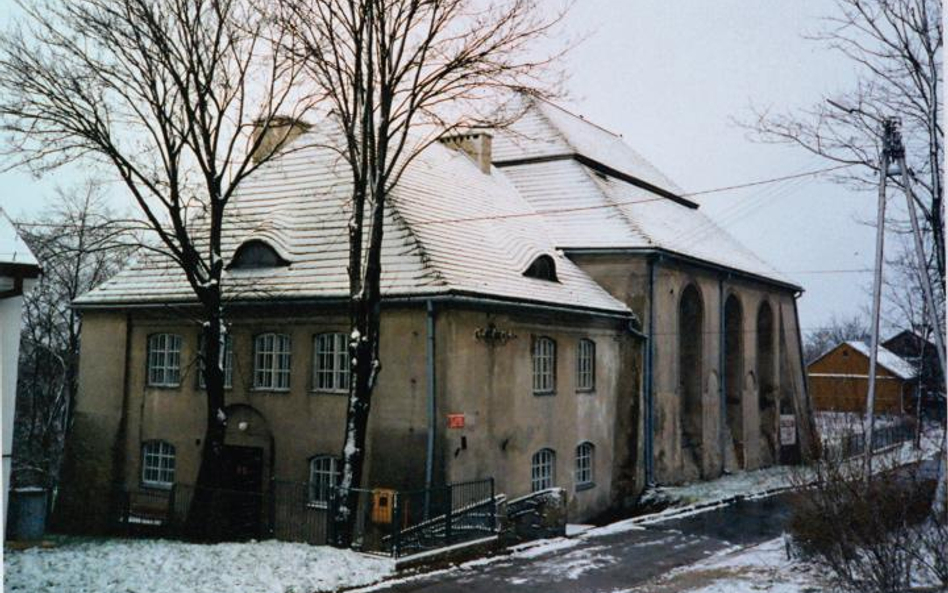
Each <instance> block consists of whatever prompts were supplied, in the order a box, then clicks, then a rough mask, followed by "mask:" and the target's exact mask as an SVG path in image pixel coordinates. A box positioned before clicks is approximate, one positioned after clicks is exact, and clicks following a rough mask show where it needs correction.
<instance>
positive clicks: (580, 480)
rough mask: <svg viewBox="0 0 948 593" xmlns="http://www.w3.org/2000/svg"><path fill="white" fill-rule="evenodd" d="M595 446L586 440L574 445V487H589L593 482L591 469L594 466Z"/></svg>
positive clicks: (581, 488) (579, 488) (578, 488)
mask: <svg viewBox="0 0 948 593" xmlns="http://www.w3.org/2000/svg"><path fill="white" fill-rule="evenodd" d="M595 454H596V446H595V445H593V444H592V443H590V442H589V441H586V442H585V443H580V444H579V445H578V446H577V447H576V488H577V490H583V489H585V488H591V487H592V486H593V485H594V483H593V478H594V476H593V471H594V468H595V459H596V456H595Z"/></svg>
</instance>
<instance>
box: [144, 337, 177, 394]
mask: <svg viewBox="0 0 948 593" xmlns="http://www.w3.org/2000/svg"><path fill="white" fill-rule="evenodd" d="M180 382H181V336H179V335H177V334H152V335H150V336H148V385H150V386H152V387H177V386H178V385H179V384H180Z"/></svg>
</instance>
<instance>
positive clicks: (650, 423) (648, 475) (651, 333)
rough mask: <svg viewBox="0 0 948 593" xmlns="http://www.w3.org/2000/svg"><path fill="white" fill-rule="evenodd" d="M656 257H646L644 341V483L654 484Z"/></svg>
mask: <svg viewBox="0 0 948 593" xmlns="http://www.w3.org/2000/svg"><path fill="white" fill-rule="evenodd" d="M660 258H661V256H659V257H657V258H653V257H650V258H648V336H647V339H646V343H645V377H644V382H645V483H646V485H648V486H652V485H653V484H655V459H654V442H653V441H654V438H655V435H654V407H655V406H654V400H653V393H652V391H653V389H652V387H653V385H652V382H653V380H654V379H653V366H654V362H655V266H656V265H657V264H658V260H659V259H660Z"/></svg>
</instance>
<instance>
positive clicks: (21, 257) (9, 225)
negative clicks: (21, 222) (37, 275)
mask: <svg viewBox="0 0 948 593" xmlns="http://www.w3.org/2000/svg"><path fill="white" fill-rule="evenodd" d="M0 264H20V265H24V266H39V262H37V261H36V258H35V257H34V256H33V253H32V252H31V251H30V248H29V247H27V246H26V243H25V242H24V241H23V239H22V238H21V237H20V235H19V233H17V232H16V227H15V226H14V225H13V221H12V220H10V219H9V218H8V217H7V214H6V212H4V211H3V208H0Z"/></svg>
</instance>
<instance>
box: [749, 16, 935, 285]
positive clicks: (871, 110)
mask: <svg viewBox="0 0 948 593" xmlns="http://www.w3.org/2000/svg"><path fill="white" fill-rule="evenodd" d="M835 3H836V8H837V10H836V11H835V14H834V15H833V16H829V17H826V18H825V20H824V25H825V26H824V27H823V28H822V30H821V31H820V32H819V33H817V34H815V35H813V36H812V38H813V39H814V40H816V41H818V42H821V43H824V44H825V45H826V46H828V47H829V48H831V49H833V50H835V51H838V52H840V53H842V55H844V56H845V57H846V58H847V59H849V60H850V61H852V62H853V64H854V65H856V66H857V68H858V71H859V73H860V80H859V82H858V84H856V86H855V88H853V89H851V90H850V91H848V92H843V93H841V94H837V95H827V96H826V97H824V100H823V101H822V102H820V103H819V104H817V105H815V106H813V107H812V108H810V109H805V110H802V111H799V112H794V113H784V114H778V113H773V112H771V111H770V110H757V113H756V117H755V119H754V120H753V121H752V122H747V123H746V124H745V125H747V126H748V127H750V128H751V129H752V130H753V131H754V132H755V133H756V134H757V136H758V137H759V138H760V139H762V140H764V141H768V142H777V143H786V144H792V145H796V146H799V147H802V148H803V149H805V150H807V151H810V152H812V153H814V154H816V155H819V156H821V157H823V158H826V159H828V160H831V161H834V162H837V163H843V164H851V165H857V166H854V167H851V168H847V169H845V170H844V171H845V172H843V173H840V174H838V175H837V177H836V179H837V180H838V181H840V182H843V183H847V184H850V185H852V186H855V187H858V188H868V187H876V186H877V184H878V179H879V170H878V169H879V161H880V159H879V155H880V154H881V149H882V138H881V135H882V134H881V127H882V126H881V122H882V121H883V120H884V118H886V117H899V118H901V120H902V134H903V138H904V141H905V148H906V160H907V162H908V165H909V167H911V168H912V170H914V171H915V179H916V187H915V190H916V194H917V195H916V202H917V206H918V207H919V209H920V210H921V211H922V213H923V216H924V221H925V231H926V233H927V234H928V235H929V236H930V237H931V241H930V247H931V250H932V251H931V252H932V259H933V265H934V268H935V269H936V270H937V273H938V278H939V279H940V283H941V286H942V287H943V288H944V282H945V257H944V253H945V239H944V202H943V198H942V192H943V188H944V185H943V175H944V137H943V134H944V131H943V129H942V111H943V108H942V105H941V93H942V89H941V86H942V75H943V74H942V45H943V36H942V33H943V32H942V2H941V0H884V1H867V0H836V2H835ZM893 181H895V182H896V183H901V178H894V179H893Z"/></svg>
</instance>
